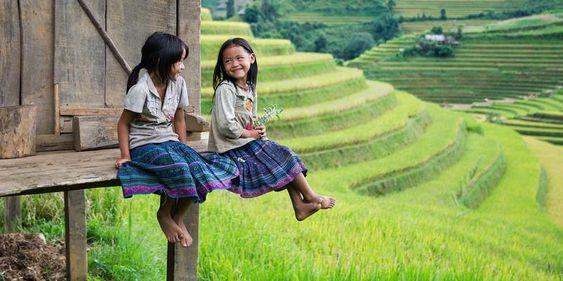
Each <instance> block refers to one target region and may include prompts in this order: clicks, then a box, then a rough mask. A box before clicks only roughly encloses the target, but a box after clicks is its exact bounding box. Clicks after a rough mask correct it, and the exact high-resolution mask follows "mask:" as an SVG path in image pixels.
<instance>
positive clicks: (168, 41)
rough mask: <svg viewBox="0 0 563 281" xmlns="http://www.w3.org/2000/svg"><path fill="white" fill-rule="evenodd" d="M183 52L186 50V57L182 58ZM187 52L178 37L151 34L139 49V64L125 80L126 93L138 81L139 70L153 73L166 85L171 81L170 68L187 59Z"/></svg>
mask: <svg viewBox="0 0 563 281" xmlns="http://www.w3.org/2000/svg"><path fill="white" fill-rule="evenodd" d="M184 50H186V57H184V58H182V53H183V52H184ZM189 52H190V50H189V48H188V45H186V43H184V41H182V39H180V38H178V36H175V35H172V34H168V33H164V32H155V33H153V34H151V35H150V36H149V38H147V40H146V41H145V44H144V45H143V48H142V49H141V62H140V63H139V64H138V65H137V66H135V68H133V71H132V72H131V74H130V75H129V79H127V91H129V89H130V88H131V87H133V85H135V84H136V83H137V81H138V80H139V71H140V70H141V68H145V69H146V70H147V71H148V72H151V73H155V74H156V75H157V77H158V78H159V79H160V80H161V81H163V82H165V83H166V84H168V82H169V81H170V80H171V79H172V77H170V68H171V67H172V65H173V64H174V63H176V62H178V61H180V60H182V59H185V58H187V57H188V54H189Z"/></svg>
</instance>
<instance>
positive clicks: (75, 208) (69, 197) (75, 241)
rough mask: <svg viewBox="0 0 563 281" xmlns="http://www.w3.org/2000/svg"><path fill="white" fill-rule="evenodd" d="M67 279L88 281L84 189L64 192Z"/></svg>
mask: <svg viewBox="0 0 563 281" xmlns="http://www.w3.org/2000/svg"><path fill="white" fill-rule="evenodd" d="M64 199H65V251H66V272H67V280H72V281H75V280H78V281H87V279H88V256H87V254H86V246H87V245H86V197H85V196H84V190H73V191H65V192H64Z"/></svg>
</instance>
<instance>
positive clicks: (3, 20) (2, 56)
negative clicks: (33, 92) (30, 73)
mask: <svg viewBox="0 0 563 281" xmlns="http://www.w3.org/2000/svg"><path fill="white" fill-rule="evenodd" d="M0 26H1V28H0V71H1V72H0V107H2V106H13V105H19V104H20V67H21V65H20V63H21V62H20V59H21V46H20V45H21V37H20V34H21V30H20V20H19V11H18V1H12V0H10V1H2V3H0Z"/></svg>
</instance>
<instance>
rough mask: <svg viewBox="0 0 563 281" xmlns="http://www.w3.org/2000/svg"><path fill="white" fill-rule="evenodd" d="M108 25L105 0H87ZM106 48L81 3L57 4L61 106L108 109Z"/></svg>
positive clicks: (57, 71) (61, 0)
mask: <svg viewBox="0 0 563 281" xmlns="http://www.w3.org/2000/svg"><path fill="white" fill-rule="evenodd" d="M86 3H87V4H88V6H89V7H90V8H91V9H92V12H93V14H94V15H95V17H96V18H97V19H99V20H100V21H101V22H104V21H105V11H106V9H105V3H106V1H105V0H87V1H86ZM105 56H106V47H105V44H104V41H103V40H102V39H101V37H100V35H99V34H98V32H97V31H96V29H95V28H94V26H93V25H92V23H91V22H90V19H89V18H88V16H87V15H86V14H85V13H84V11H83V10H82V8H81V7H80V5H79V4H78V2H77V1H67V0H55V58H54V60H55V62H54V73H55V76H54V83H58V84H59V94H60V102H61V105H64V106H68V105H79V106H86V105H87V106H93V107H103V106H104V92H105V76H106V75H105V73H104V69H105V64H106V62H105V61H106V59H105Z"/></svg>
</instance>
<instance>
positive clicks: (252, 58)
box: [250, 53, 256, 64]
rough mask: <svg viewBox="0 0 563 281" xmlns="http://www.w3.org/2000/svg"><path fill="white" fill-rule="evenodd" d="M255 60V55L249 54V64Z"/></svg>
mask: <svg viewBox="0 0 563 281" xmlns="http://www.w3.org/2000/svg"><path fill="white" fill-rule="evenodd" d="M255 61H256V55H255V54H254V53H252V54H250V64H253V63H254V62H255Z"/></svg>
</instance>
